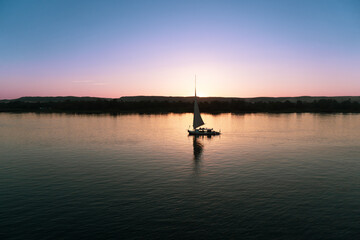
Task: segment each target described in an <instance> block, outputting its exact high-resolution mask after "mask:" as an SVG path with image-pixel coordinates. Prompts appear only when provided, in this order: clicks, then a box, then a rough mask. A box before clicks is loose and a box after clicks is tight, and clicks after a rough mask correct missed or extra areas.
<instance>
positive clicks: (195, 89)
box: [195, 74, 196, 99]
mask: <svg viewBox="0 0 360 240" xmlns="http://www.w3.org/2000/svg"><path fill="white" fill-rule="evenodd" d="M195 99H196V74H195Z"/></svg>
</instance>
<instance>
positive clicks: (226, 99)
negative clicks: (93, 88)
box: [120, 96, 360, 102]
mask: <svg viewBox="0 0 360 240" xmlns="http://www.w3.org/2000/svg"><path fill="white" fill-rule="evenodd" d="M198 99H199V102H214V101H219V102H229V101H246V102H286V101H290V102H297V101H302V102H312V101H314V100H321V99H326V100H329V99H331V100H336V101H339V102H342V101H346V100H351V101H353V102H360V96H340V97H310V96H301V97H255V98H234V97H201V98H198ZM120 100H121V101H124V102H139V101H168V102H179V101H180V102H191V101H194V97H164V96H129V97H127V96H126V97H121V98H120Z"/></svg>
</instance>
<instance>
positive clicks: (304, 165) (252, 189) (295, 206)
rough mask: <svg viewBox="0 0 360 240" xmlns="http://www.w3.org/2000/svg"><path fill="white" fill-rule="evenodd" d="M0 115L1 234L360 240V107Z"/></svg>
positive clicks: (28, 236)
mask: <svg viewBox="0 0 360 240" xmlns="http://www.w3.org/2000/svg"><path fill="white" fill-rule="evenodd" d="M203 119H204V121H205V122H206V123H207V126H210V127H214V128H215V129H216V130H218V129H221V132H222V134H221V135H220V136H215V137H212V138H207V137H204V138H194V137H191V136H188V135H187V131H186V130H187V128H188V127H189V125H190V124H191V123H192V114H167V115H136V114H134V115H117V116H111V115H68V114H8V113H0V239H154V238H155V239H359V238H360V115H358V114H308V113H303V114H245V115H234V114H221V115H206V114H204V115H203Z"/></svg>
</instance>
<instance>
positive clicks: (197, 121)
mask: <svg viewBox="0 0 360 240" xmlns="http://www.w3.org/2000/svg"><path fill="white" fill-rule="evenodd" d="M202 125H204V121H203V120H202V118H201V115H200V110H199V106H198V103H197V100H196V95H195V102H194V121H193V127H194V129H195V128H197V127H200V126H202Z"/></svg>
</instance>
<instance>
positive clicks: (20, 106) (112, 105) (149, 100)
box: [0, 97, 360, 113]
mask: <svg viewBox="0 0 360 240" xmlns="http://www.w3.org/2000/svg"><path fill="white" fill-rule="evenodd" d="M302 98H303V99H302ZM357 98H358V97H348V98H347V97H333V98H331V97H327V98H321V97H313V100H312V99H311V97H298V98H254V99H240V98H200V99H199V107H200V110H201V112H204V113H256V112H270V113H291V112H316V113H337V112H339V113H340V112H343V113H359V112H360V102H359V101H357ZM192 111H193V98H192V97H184V98H181V97H177V98H171V97H169V98H168V97H140V98H138V99H135V100H134V99H132V100H126V99H122V98H120V99H106V98H76V97H60V98H59V97H55V98H51V97H50V98H49V97H47V98H41V97H36V98H20V99H15V100H2V101H0V112H55V113H58V112H64V113H184V112H192Z"/></svg>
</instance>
